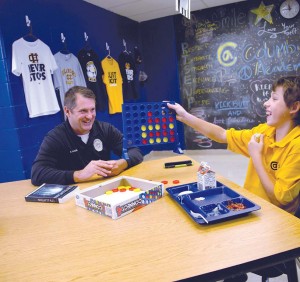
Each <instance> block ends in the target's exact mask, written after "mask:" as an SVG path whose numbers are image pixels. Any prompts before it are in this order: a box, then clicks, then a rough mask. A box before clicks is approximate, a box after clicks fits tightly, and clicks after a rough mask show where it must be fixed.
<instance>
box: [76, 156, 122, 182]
mask: <svg viewBox="0 0 300 282" xmlns="http://www.w3.org/2000/svg"><path fill="white" fill-rule="evenodd" d="M116 166H117V167H118V164H117V161H113V160H110V161H102V160H99V161H91V162H90V163H89V164H88V165H87V166H86V167H85V168H84V169H82V170H78V171H75V172H74V176H73V177H74V181H75V182H83V181H88V180H91V179H95V175H97V176H102V177H108V176H111V175H112V171H113V169H114V167H116Z"/></svg>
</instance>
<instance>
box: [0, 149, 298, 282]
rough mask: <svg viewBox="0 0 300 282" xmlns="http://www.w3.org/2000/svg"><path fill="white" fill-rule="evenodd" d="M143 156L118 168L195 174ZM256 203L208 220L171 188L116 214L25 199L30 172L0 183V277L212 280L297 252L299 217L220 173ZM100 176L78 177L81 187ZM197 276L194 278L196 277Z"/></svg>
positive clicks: (145, 174)
mask: <svg viewBox="0 0 300 282" xmlns="http://www.w3.org/2000/svg"><path fill="white" fill-rule="evenodd" d="M187 159H189V158H188V157H187V156H183V155H176V156H175V157H171V158H166V159H161V160H154V161H147V162H144V163H142V164H140V165H138V166H136V167H134V168H132V169H129V170H127V171H125V172H124V173H123V175H126V176H134V177H138V178H143V179H148V180H153V181H162V180H168V181H169V183H171V184H169V185H165V187H169V186H174V184H172V181H173V180H175V179H178V180H180V183H189V182H194V181H196V171H197V168H198V164H197V163H196V162H195V161H194V165H193V166H190V167H180V168H173V169H164V168H163V164H164V162H170V161H179V160H187ZM218 180H219V181H220V182H223V183H224V184H225V185H227V186H229V187H231V188H233V189H234V190H236V191H237V192H238V193H241V194H242V195H244V196H245V197H247V198H249V199H251V200H252V201H254V202H255V203H256V204H258V205H260V206H261V210H259V211H256V212H252V213H250V214H249V215H247V216H245V217H242V218H238V219H234V220H229V221H226V222H222V223H217V224H213V225H198V224H196V223H195V222H194V221H193V220H192V219H191V218H190V217H189V216H188V215H187V214H186V213H185V212H184V211H183V209H182V208H181V207H180V206H179V205H178V204H177V203H176V202H175V201H174V200H172V198H171V197H170V196H169V195H168V193H167V192H166V194H165V196H164V197H163V198H162V199H160V200H158V201H156V202H154V203H152V204H150V205H148V206H146V207H144V208H142V209H140V210H138V211H136V212H134V213H131V214H129V215H127V216H125V217H123V218H120V219H118V220H112V219H111V218H109V217H105V216H101V215H98V214H96V213H93V212H90V211H87V210H85V209H83V208H81V207H78V206H76V205H75V200H70V201H68V202H66V203H64V204H47V203H29V202H25V200H24V196H25V195H26V194H28V193H29V192H31V191H32V190H33V189H34V187H33V186H32V185H31V184H30V181H29V180H25V181H17V182H10V183H3V184H0V256H1V260H0V281H123V282H124V281H143V282H144V281H175V280H184V279H188V278H190V280H195V281H210V280H211V281H214V280H219V279H221V278H223V277H228V276H229V275H230V274H232V273H240V272H243V271H251V270H254V269H257V268H259V267H262V266H263V265H264V264H267V265H268V264H274V263H275V262H279V261H284V260H287V259H290V258H295V257H297V256H300V220H299V219H297V218H296V217H294V216H292V215H290V214H288V213H286V212H284V211H282V210H281V209H279V208H277V207H275V206H273V205H271V204H270V203H268V202H266V201H264V200H263V199H261V198H259V197H256V196H255V195H253V194H251V193H249V192H247V191H245V190H244V189H242V188H240V187H239V186H237V185H236V184H234V183H232V182H230V181H228V180H226V179H224V178H222V177H221V176H219V177H218ZM95 183H97V182H91V183H84V184H80V188H86V187H89V186H91V185H94V184H95ZM196 278H197V279H196Z"/></svg>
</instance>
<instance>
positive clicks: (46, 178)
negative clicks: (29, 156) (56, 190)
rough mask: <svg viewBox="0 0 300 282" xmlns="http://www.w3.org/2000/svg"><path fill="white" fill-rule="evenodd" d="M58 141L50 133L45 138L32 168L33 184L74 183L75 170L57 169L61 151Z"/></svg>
mask: <svg viewBox="0 0 300 282" xmlns="http://www.w3.org/2000/svg"><path fill="white" fill-rule="evenodd" d="M56 141H57V140H54V139H53V138H52V137H50V136H49V135H47V136H46V137H45V138H44V140H43V142H42V144H41V147H40V149H39V151H38V154H37V156H36V158H35V160H34V162H33V165H32V168H31V183H32V184H33V185H36V186H39V185H42V184H43V183H55V184H72V183H74V180H73V173H74V172H73V171H71V170H70V171H67V170H66V171H63V170H59V169H57V163H58V157H57V154H59V151H58V148H57V142H56Z"/></svg>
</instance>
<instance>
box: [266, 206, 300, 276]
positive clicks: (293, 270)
mask: <svg viewBox="0 0 300 282" xmlns="http://www.w3.org/2000/svg"><path fill="white" fill-rule="evenodd" d="M295 216H296V217H298V218H300V206H299V207H298V209H297V211H296V213H295ZM297 260H298V261H299V258H297V259H293V260H291V261H288V262H285V263H284V264H280V265H279V268H280V270H281V271H282V273H283V274H286V275H287V278H288V282H299V280H298V274H297ZM282 273H280V274H277V275H276V274H274V276H273V275H268V276H265V275H261V276H262V279H261V280H262V282H267V281H269V278H273V277H278V276H280V275H282Z"/></svg>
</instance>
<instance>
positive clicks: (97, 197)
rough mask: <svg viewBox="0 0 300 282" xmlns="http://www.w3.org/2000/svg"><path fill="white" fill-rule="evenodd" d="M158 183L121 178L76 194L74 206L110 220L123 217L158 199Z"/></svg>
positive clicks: (160, 193) (161, 185) (159, 189)
mask: <svg viewBox="0 0 300 282" xmlns="http://www.w3.org/2000/svg"><path fill="white" fill-rule="evenodd" d="M163 193H164V186H163V184H162V183H160V182H153V181H148V180H144V179H139V178H134V177H129V176H121V177H117V178H114V179H112V180H108V181H105V182H102V183H100V184H97V185H94V186H92V187H89V188H86V189H84V190H81V191H79V192H77V193H76V195H75V201H76V205H78V206H80V207H83V208H85V209H87V210H90V211H93V212H95V213H98V214H101V215H106V216H109V217H111V218H112V219H118V218H120V217H123V216H125V215H127V214H129V213H131V212H133V211H136V210H137V209H140V208H142V207H144V206H146V205H148V204H151V203H152V202H155V201H156V200H158V199H160V198H161V197H162V196H163Z"/></svg>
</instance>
